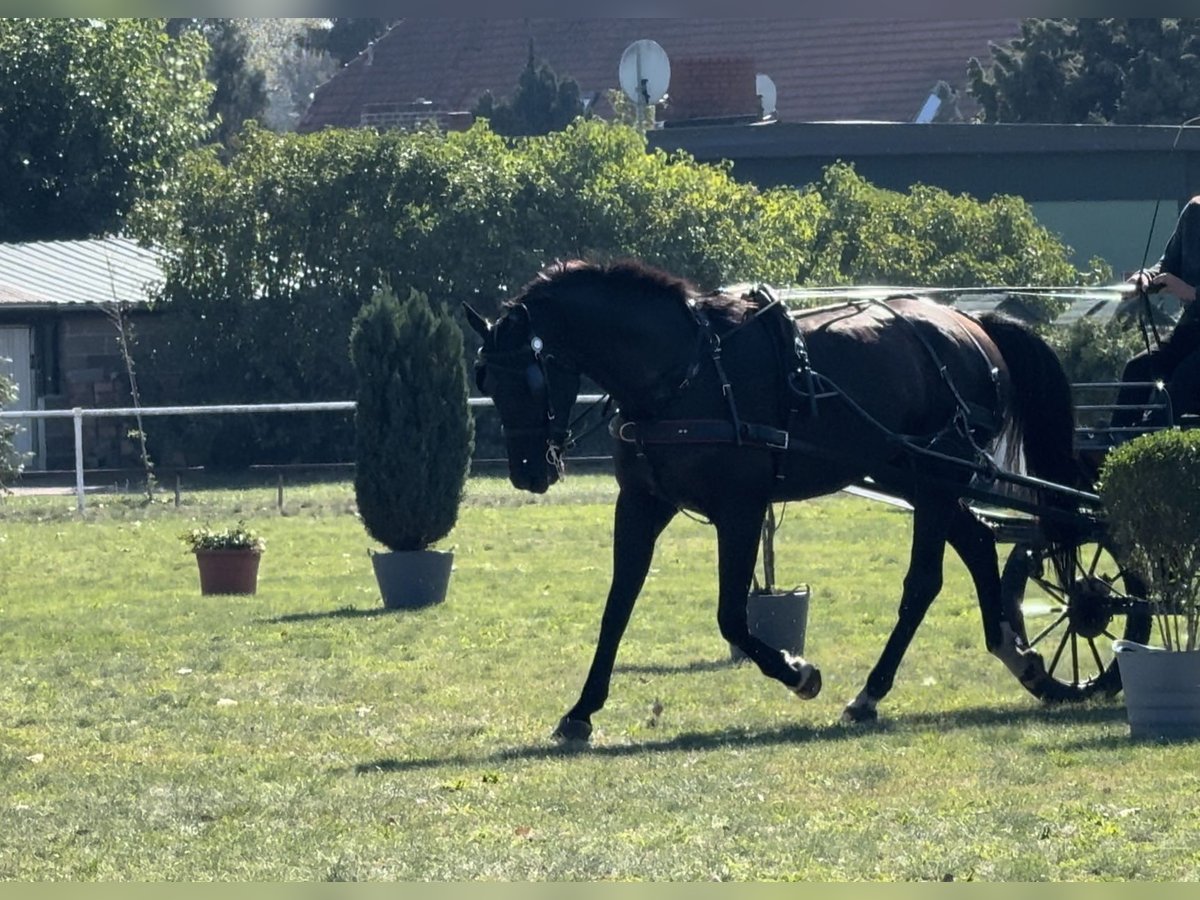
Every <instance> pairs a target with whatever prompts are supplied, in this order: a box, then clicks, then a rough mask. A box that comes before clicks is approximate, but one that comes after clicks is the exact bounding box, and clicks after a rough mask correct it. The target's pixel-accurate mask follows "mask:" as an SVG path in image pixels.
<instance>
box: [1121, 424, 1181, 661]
mask: <svg viewBox="0 0 1200 900" xmlns="http://www.w3.org/2000/svg"><path fill="white" fill-rule="evenodd" d="M1100 479H1101V480H1100V496H1101V498H1102V499H1103V501H1104V507H1105V510H1106V512H1107V514H1108V523H1109V529H1110V532H1111V534H1112V536H1113V538H1114V539H1115V540H1116V542H1117V545H1118V547H1119V548H1120V551H1119V552H1120V554H1121V555H1122V557H1123V561H1124V562H1125V563H1126V565H1128V566H1129V567H1130V568H1131V569H1132V570H1133V571H1135V572H1137V573H1139V574H1140V575H1141V576H1142V577H1143V578H1144V579H1145V580H1146V582H1147V584H1148V585H1149V587H1150V596H1151V600H1152V602H1153V603H1154V606H1155V613H1156V618H1157V619H1158V620H1159V623H1160V626H1161V627H1160V629H1159V636H1160V638H1161V639H1162V640H1163V641H1164V643H1165V644H1166V646H1167V648H1168V649H1178V650H1194V649H1196V648H1197V647H1198V646H1200V633H1198V632H1200V628H1198V627H1197V626H1198V625H1200V431H1177V430H1173V429H1172V430H1165V431H1159V432H1155V433H1153V434H1146V435H1142V436H1141V437H1138V438H1135V439H1134V440H1132V441H1130V442H1129V443H1127V444H1123V445H1122V446H1120V447H1117V448H1116V449H1114V450H1112V451H1110V452H1109V453H1108V455H1107V456H1106V458H1105V460H1104V465H1103V467H1102V468H1101V471H1100Z"/></svg>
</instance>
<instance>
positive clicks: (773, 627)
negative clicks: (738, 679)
mask: <svg viewBox="0 0 1200 900" xmlns="http://www.w3.org/2000/svg"><path fill="white" fill-rule="evenodd" d="M781 521H782V520H781V519H776V518H775V507H774V506H768V507H767V514H766V516H765V517H764V518H763V526H762V565H763V580H762V582H761V583H760V582H759V580H758V573H757V572H755V573H754V583H753V585H752V586H751V588H750V596H749V597H748V598H747V599H746V621H747V624H748V625H749V626H750V633H751V634H752V635H754V636H755V637H756V638H758V639H759V640H760V641H762V642H763V643H766V644H769V645H770V646H772V647H774V648H775V649H776V650H784V651H786V652H788V653H792V654H794V655H796V656H802V655H803V654H804V637H805V633H806V631H807V630H808V600H809V594H810V591H809V587H808V585H806V584H802V585H799V586H798V587H795V588H792V589H791V590H780V589H779V588H777V587H776V586H775V535H776V533H777V532H778V530H779V525H780V523H781ZM729 652H730V655H731V656H732V657H733V659H734V660H735V661H739V662H740V661H741V660H744V659H746V654H745V653H743V652H742V651H741V649H740V648H738V647H735V646H733V645H732V644H730V645H729Z"/></svg>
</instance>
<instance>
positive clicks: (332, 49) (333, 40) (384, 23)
mask: <svg viewBox="0 0 1200 900" xmlns="http://www.w3.org/2000/svg"><path fill="white" fill-rule="evenodd" d="M326 21H328V22H329V23H330V24H329V27H328V28H310V29H309V30H308V35H307V37H306V38H305V44H306V46H307V47H308V48H309V49H311V50H314V51H317V52H321V51H323V52H325V53H328V54H329V55H330V56H332V57H333V58H334V59H335V60H336V61H337V63H338V65H339V66H344V65H346V63H348V62H350V61H351V60H352V59H354V57H356V56H358V54H359V53H361V52H362V51H363V50H364V49H365V48H366V46H367V44H369V43H370V42H371V41H373V40H375V39H376V38H377V37H379V36H380V35H381V34H383V33H384V32H385V31H387V30H388V27H389V26H390V25H391V24H392V22H394V21H395V20H394V19H356V18H348V17H345V16H337V17H335V18H332V19H328V20H326Z"/></svg>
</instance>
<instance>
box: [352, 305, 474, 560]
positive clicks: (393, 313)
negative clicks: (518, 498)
mask: <svg viewBox="0 0 1200 900" xmlns="http://www.w3.org/2000/svg"><path fill="white" fill-rule="evenodd" d="M350 355H351V361H352V363H353V365H354V370H355V374H356V376H357V382H358V388H357V395H356V400H357V406H356V409H355V414H354V429H355V447H356V463H357V465H356V468H355V475H354V493H355V497H356V498H357V500H358V511H359V514H360V515H361V516H362V520H363V525H364V526H365V527H366V529H367V532H368V533H369V534H370V535H371V536H372V537H373V538H375V539H376V540H377V541H379V542H380V543H381V544H383V545H384V546H386V547H387V548H388V549H390V550H423V549H425V548H427V547H429V546H430V545H431V544H433V543H434V542H435V541H438V540H440V539H441V538H443V537H445V536H446V535H447V534H449V533H450V529H451V528H453V527H454V523H455V521H456V520H457V518H458V508H459V503H460V502H461V500H462V492H463V486H464V484H465V483H466V478H467V470H468V468H469V467H470V462H471V452H472V450H473V449H474V439H475V424H474V420H473V419H472V418H471V412H470V408H469V407H468V404H467V374H466V367H465V365H464V361H463V337H462V331H461V330H460V329H459V327H458V323H457V322H455V321H454V319H453V317H452V315H451V314H450V312H449V311H448V310H447V309H445V308H444V307H440V308H434V307H433V306H431V305H430V303H429V301H428V299H427V298H426V296H425V295H424V294H422V293H420V292H419V291H416V290H410V292H409V295H408V299H407V300H405V301H401V300H400V299H398V298H397V296H396V294H395V293H394V292H393V291H392V290H391V289H390V288H385V289H382V290H379V291H377V292H376V293H375V295H374V296H373V297H372V298H371V299H370V300H369V301H367V303H366V304H364V305H363V308H362V309H361V310H360V311H359V313H358V315H357V316H356V317H355V320H354V324H353V326H352V328H351V332H350Z"/></svg>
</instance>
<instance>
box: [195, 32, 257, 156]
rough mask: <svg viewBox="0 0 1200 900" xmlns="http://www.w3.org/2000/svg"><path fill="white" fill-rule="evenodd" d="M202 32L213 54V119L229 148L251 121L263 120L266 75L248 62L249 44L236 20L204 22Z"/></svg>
mask: <svg viewBox="0 0 1200 900" xmlns="http://www.w3.org/2000/svg"><path fill="white" fill-rule="evenodd" d="M201 21H202V23H203V24H202V26H201V33H202V34H203V35H204V36H205V38H207V40H208V43H209V46H210V47H211V48H212V53H211V54H210V56H209V60H208V70H207V72H208V78H209V80H210V81H212V82H213V83H214V84H215V85H216V90H215V91H214V92H213V98H212V102H211V103H210V104H209V108H208V110H209V113H208V114H209V117H210V118H212V119H215V120H216V121H217V123H218V124H217V133H216V139H217V142H218V143H220V144H221V145H223V146H226V147H228V146H229V145H230V144H231V143H232V142H233V140H234V137H235V135H237V133H238V132H240V131H241V130H242V128H243V127H244V126H245V123H246V121H247V120H252V121H255V122H261V121H263V116H264V114H265V112H266V108H267V90H266V75H265V74H264V73H263V71H262V70H261V69H256V68H253V67H252V66H250V65H249V64H248V62H247V54H248V52H249V42H248V41H247V40H246V35H245V34H244V33H243V32H242V30H241V28H240V27H239V25H238V23H237V20H235V19H202V20H201Z"/></svg>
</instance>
